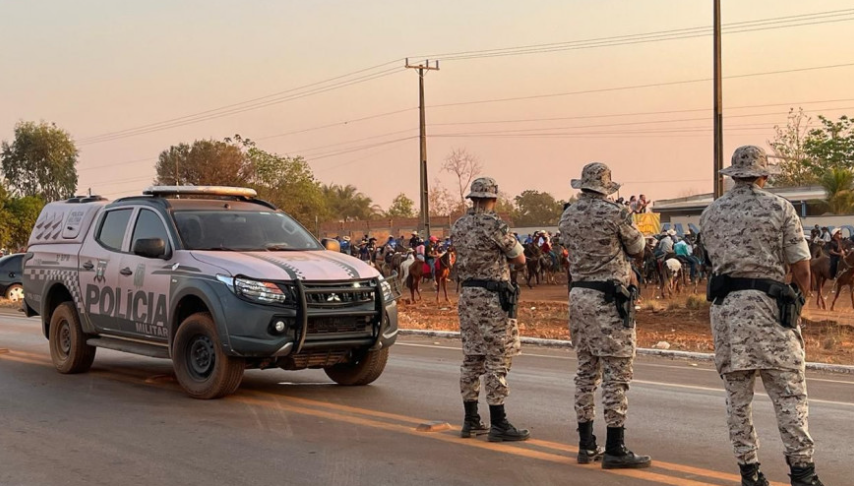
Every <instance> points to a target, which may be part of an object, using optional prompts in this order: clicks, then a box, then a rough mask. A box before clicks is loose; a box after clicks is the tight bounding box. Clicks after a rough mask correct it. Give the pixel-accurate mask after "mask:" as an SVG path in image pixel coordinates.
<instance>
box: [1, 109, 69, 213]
mask: <svg viewBox="0 0 854 486" xmlns="http://www.w3.org/2000/svg"><path fill="white" fill-rule="evenodd" d="M77 155H78V152H77V147H76V146H75V145H74V141H73V140H72V139H71V135H69V134H68V132H66V131H65V130H62V129H61V128H58V127H57V126H56V124H48V123H45V122H40V123H35V122H20V123H18V124H16V125H15V139H14V140H13V141H12V143H11V144H9V143H8V142H6V141H5V140H4V141H3V144H2V153H0V160H2V166H3V174H4V175H5V177H6V180H7V183H8V184H9V187H10V189H12V191H13V192H14V193H15V194H17V195H20V196H29V197H41V198H43V199H44V200H46V201H56V200H59V199H65V198H69V197H71V196H73V195H74V191H75V190H76V189H77V168H76V167H75V166H76V165H77Z"/></svg>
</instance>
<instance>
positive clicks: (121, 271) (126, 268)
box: [119, 267, 133, 275]
mask: <svg viewBox="0 0 854 486" xmlns="http://www.w3.org/2000/svg"><path fill="white" fill-rule="evenodd" d="M119 273H120V274H122V275H132V274H133V272H132V271H131V269H130V268H128V267H125V268H123V269H121V270H119Z"/></svg>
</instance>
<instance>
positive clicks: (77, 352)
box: [48, 302, 97, 375]
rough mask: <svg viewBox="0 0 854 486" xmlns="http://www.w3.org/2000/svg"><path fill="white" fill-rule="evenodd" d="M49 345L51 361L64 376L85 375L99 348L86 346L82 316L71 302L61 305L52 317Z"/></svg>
mask: <svg viewBox="0 0 854 486" xmlns="http://www.w3.org/2000/svg"><path fill="white" fill-rule="evenodd" d="M48 343H49V344H50V359H51V361H53V365H54V366H55V367H56V370H57V371H59V372H60V373H62V374H66V375H70V374H75V373H85V372H87V371H89V368H91V367H92V362H93V361H95V351H96V350H97V348H96V347H95V346H89V345H88V344H86V335H85V334H83V328H82V327H80V316H78V315H77V309H75V308H74V304H72V303H71V302H63V303H62V304H59V306H58V307H57V308H56V309H55V310H54V311H53V314H52V315H51V316H50V332H49V334H48Z"/></svg>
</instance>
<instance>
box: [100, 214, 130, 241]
mask: <svg viewBox="0 0 854 486" xmlns="http://www.w3.org/2000/svg"><path fill="white" fill-rule="evenodd" d="M132 212H133V210H132V209H119V210H116V211H110V212H108V213H107V215H106V216H104V223H103V224H101V229H100V230H99V231H98V238H97V240H98V241H99V242H100V243H101V244H102V245H104V246H106V247H107V248H109V249H111V250H115V251H122V241H123V240H124V238H125V230H126V229H127V227H128V222H129V221H130V215H131V213H132Z"/></svg>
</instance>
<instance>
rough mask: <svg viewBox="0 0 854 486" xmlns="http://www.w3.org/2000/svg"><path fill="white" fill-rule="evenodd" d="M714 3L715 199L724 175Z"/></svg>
mask: <svg viewBox="0 0 854 486" xmlns="http://www.w3.org/2000/svg"><path fill="white" fill-rule="evenodd" d="M713 1H714V3H715V7H714V8H715V28H714V44H715V47H714V57H715V61H714V63H715V68H714V77H715V81H714V82H715V95H714V96H715V106H714V110H715V113H714V121H715V150H714V154H715V174H714V177H715V178H714V181H715V194H714V198H715V199H717V198H719V197H721V196H723V194H724V176H723V175H721V173H720V171H721V170H722V169H723V168H724V116H723V86H722V85H721V0H713Z"/></svg>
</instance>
